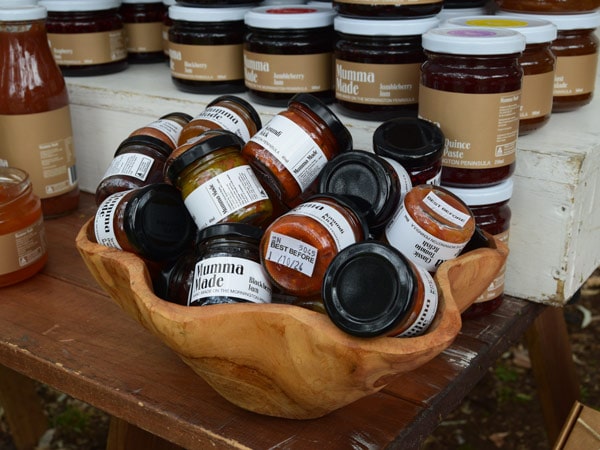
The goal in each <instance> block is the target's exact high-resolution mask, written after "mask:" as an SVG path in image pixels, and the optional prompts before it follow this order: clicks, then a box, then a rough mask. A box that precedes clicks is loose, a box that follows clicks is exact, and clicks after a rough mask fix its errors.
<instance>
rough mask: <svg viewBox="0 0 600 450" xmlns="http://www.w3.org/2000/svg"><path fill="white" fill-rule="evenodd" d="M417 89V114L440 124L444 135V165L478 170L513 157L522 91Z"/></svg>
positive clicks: (513, 159) (497, 164) (488, 167)
mask: <svg viewBox="0 0 600 450" xmlns="http://www.w3.org/2000/svg"><path fill="white" fill-rule="evenodd" d="M419 89H420V91H419V117H421V118H423V119H426V120H429V121H430V122H433V123H435V124H437V125H439V126H440V128H441V129H442V131H443V133H444V135H445V137H446V139H445V142H444V154H443V156H442V165H443V166H445V167H455V168H460V169H465V170H470V169H477V170H479V169H491V168H495V167H503V166H508V165H510V164H512V163H513V162H514V161H515V152H516V149H517V136H518V132H519V110H520V105H521V91H513V92H504V93H499V94H498V93H495V94H469V93H464V92H460V93H459V92H448V91H440V90H437V89H431V88H428V87H426V86H424V85H422V84H421V86H420V88H419ZM440 105H444V107H443V108H440Z"/></svg>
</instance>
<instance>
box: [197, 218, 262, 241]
mask: <svg viewBox="0 0 600 450" xmlns="http://www.w3.org/2000/svg"><path fill="white" fill-rule="evenodd" d="M263 234H264V230H263V229H262V228H260V227H257V226H255V225H251V224H249V223H242V222H227V223H217V224H214V225H210V226H208V227H206V228H203V229H202V230H201V231H200V233H199V235H198V241H199V243H202V242H203V241H205V240H207V239H212V238H216V237H232V238H236V237H237V238H245V239H251V240H253V241H256V243H257V245H258V243H259V242H260V240H261V238H262V236H263Z"/></svg>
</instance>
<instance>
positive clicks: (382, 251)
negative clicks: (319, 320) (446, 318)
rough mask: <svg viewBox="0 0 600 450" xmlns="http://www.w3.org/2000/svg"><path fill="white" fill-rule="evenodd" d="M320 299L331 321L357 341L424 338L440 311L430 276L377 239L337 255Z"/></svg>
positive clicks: (361, 243)
mask: <svg viewBox="0 0 600 450" xmlns="http://www.w3.org/2000/svg"><path fill="white" fill-rule="evenodd" d="M322 297H323V303H324V305H325V310H326V311H327V314H328V315H329V317H330V318H331V321H332V322H333V323H334V324H335V325H336V326H337V327H339V328H340V329H341V330H343V331H345V332H346V333H349V334H352V335H354V336H359V337H375V336H391V337H412V336H418V335H421V334H423V333H425V332H426V331H427V329H428V328H429V325H431V322H432V321H433V319H435V315H436V313H437V309H438V290H437V286H436V284H435V281H434V279H433V277H432V276H431V275H430V274H429V272H427V271H426V270H424V269H422V268H419V267H418V266H416V265H415V264H413V263H412V262H410V261H409V260H408V259H407V258H406V257H405V256H404V255H403V254H402V253H400V252H399V251H397V250H396V249H394V248H393V247H391V246H389V245H387V244H385V243H383V242H377V241H367V242H359V243H357V244H354V245H351V246H349V247H346V248H345V249H343V250H342V251H341V252H340V253H338V254H337V255H336V257H335V258H334V259H333V261H332V263H331V264H330V265H329V267H328V269H327V273H326V274H325V279H324V281H323V290H322Z"/></svg>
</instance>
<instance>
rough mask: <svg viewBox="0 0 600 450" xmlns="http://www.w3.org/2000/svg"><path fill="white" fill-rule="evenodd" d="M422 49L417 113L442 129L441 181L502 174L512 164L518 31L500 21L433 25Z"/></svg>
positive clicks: (471, 181)
mask: <svg viewBox="0 0 600 450" xmlns="http://www.w3.org/2000/svg"><path fill="white" fill-rule="evenodd" d="M423 48H424V50H425V54H426V55H427V61H426V62H425V63H424V64H423V66H422V71H421V86H420V89H419V117H421V118H423V119H426V120H429V121H430V122H433V123H435V124H438V125H439V126H440V128H441V130H442V132H443V133H444V136H445V145H444V155H443V157H442V184H445V185H448V186H462V187H469V186H470V187H476V186H488V185H492V184H496V183H500V182H501V181H503V180H505V179H507V178H508V177H510V175H511V174H512V173H513V172H514V169H515V154H516V147H517V136H518V132H519V108H520V104H521V83H522V78H523V69H522V68H521V66H520V64H519V62H518V57H519V56H520V55H521V52H522V51H523V50H524V49H525V37H524V36H523V35H522V34H520V33H518V32H516V31H513V30H509V29H504V28H477V29H471V28H468V29H466V28H434V29H432V30H429V31H428V32H426V33H425V34H424V35H423ZM440 105H443V107H440ZM483 117H485V121H483V120H482V118H483Z"/></svg>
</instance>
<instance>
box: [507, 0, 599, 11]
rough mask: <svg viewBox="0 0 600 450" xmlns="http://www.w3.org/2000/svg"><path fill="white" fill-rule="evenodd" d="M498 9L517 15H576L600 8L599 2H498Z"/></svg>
mask: <svg viewBox="0 0 600 450" xmlns="http://www.w3.org/2000/svg"><path fill="white" fill-rule="evenodd" d="M496 5H497V6H498V8H500V9H503V10H506V11H510V12H515V13H534V14H576V13H581V12H592V11H594V10H596V9H598V8H600V1H599V0H560V1H558V0H496Z"/></svg>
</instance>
